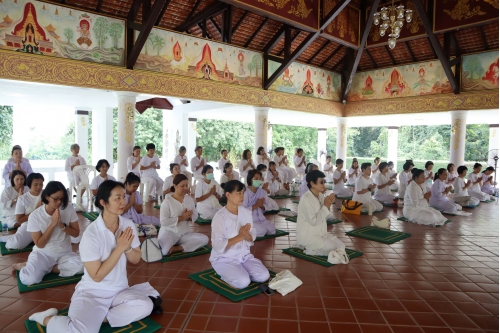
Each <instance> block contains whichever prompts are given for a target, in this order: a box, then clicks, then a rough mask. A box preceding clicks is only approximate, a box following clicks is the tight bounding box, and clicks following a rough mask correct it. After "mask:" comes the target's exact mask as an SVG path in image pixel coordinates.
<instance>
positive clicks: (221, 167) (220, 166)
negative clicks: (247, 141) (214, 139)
mask: <svg viewBox="0 0 500 333" xmlns="http://www.w3.org/2000/svg"><path fill="white" fill-rule="evenodd" d="M218 163H219V170H220V172H221V173H224V165H226V163H231V161H230V160H226V159H225V158H222V157H221V158H220V160H219V162H218Z"/></svg>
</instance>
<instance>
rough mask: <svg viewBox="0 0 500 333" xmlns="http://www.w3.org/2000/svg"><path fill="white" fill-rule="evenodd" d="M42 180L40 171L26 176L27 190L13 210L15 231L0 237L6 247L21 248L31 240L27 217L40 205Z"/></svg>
mask: <svg viewBox="0 0 500 333" xmlns="http://www.w3.org/2000/svg"><path fill="white" fill-rule="evenodd" d="M43 181H44V179H43V176H42V174H40V173H36V172H33V173H32V174H30V175H29V176H28V179H27V180H26V184H27V185H28V187H29V192H27V193H25V194H23V195H22V196H20V197H19V199H18V200H17V204H16V210H15V212H14V213H15V218H16V224H15V225H14V227H17V230H16V233H15V234H13V235H8V236H3V237H1V238H0V241H2V242H5V247H6V248H8V249H23V248H25V247H26V246H28V245H30V244H31V242H33V239H32V238H31V232H29V231H28V218H29V216H30V214H31V212H33V211H34V210H35V209H37V208H38V207H40V206H41V205H42V201H41V197H40V193H42V189H43ZM72 239H73V238H72Z"/></svg>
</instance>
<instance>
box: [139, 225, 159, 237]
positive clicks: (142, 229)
mask: <svg viewBox="0 0 500 333" xmlns="http://www.w3.org/2000/svg"><path fill="white" fill-rule="evenodd" d="M135 226H136V227H137V235H138V236H139V237H141V236H155V235H156V234H158V230H157V229H156V227H155V226H154V225H153V224H136V225H135Z"/></svg>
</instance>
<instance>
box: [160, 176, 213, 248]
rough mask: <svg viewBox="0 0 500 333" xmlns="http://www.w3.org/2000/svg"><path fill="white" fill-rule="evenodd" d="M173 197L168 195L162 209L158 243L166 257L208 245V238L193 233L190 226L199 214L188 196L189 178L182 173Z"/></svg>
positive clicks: (175, 178) (175, 184)
mask: <svg viewBox="0 0 500 333" xmlns="http://www.w3.org/2000/svg"><path fill="white" fill-rule="evenodd" d="M173 184H174V185H173V186H172V188H171V192H172V193H173V194H172V195H167V196H166V197H165V200H163V202H162V204H161V207H160V224H161V228H160V232H159V233H158V243H159V244H160V246H161V252H162V254H163V255H164V256H165V255H167V254H172V253H174V252H193V251H195V250H196V249H199V248H200V247H202V246H205V245H207V244H208V237H207V236H205V235H203V234H200V233H196V232H191V229H190V227H189V224H190V222H191V221H196V219H197V218H198V212H197V211H196V208H195V206H194V201H193V198H191V196H190V195H189V194H188V192H189V184H188V178H187V177H186V176H185V175H184V174H183V173H180V174H178V175H177V176H175V177H174V181H173Z"/></svg>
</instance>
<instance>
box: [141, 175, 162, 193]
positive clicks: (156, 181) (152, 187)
mask: <svg viewBox="0 0 500 333" xmlns="http://www.w3.org/2000/svg"><path fill="white" fill-rule="evenodd" d="M142 182H143V183H149V196H151V197H156V194H157V193H163V180H162V179H161V178H160V177H159V176H154V177H151V176H148V177H143V178H142Z"/></svg>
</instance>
